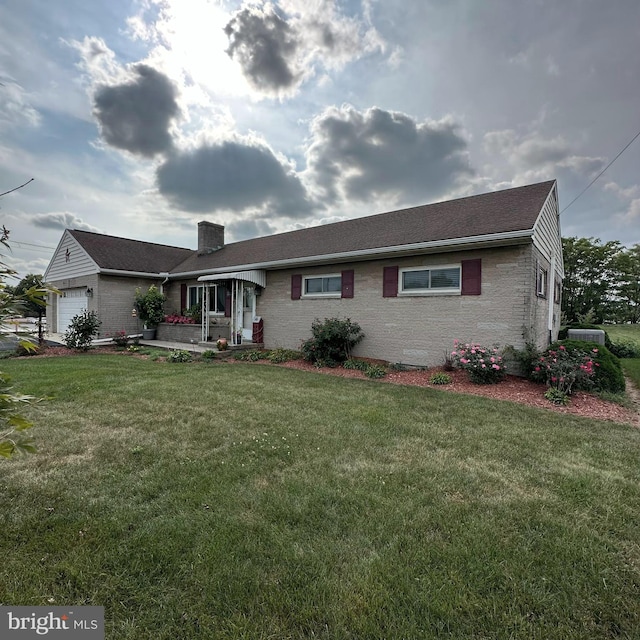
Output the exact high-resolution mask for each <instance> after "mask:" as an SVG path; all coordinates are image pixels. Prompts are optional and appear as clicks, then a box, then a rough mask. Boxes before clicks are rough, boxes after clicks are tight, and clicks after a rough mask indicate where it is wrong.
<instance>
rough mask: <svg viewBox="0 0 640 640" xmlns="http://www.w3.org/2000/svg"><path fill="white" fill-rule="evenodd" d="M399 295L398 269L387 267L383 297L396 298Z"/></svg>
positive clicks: (383, 281)
mask: <svg viewBox="0 0 640 640" xmlns="http://www.w3.org/2000/svg"><path fill="white" fill-rule="evenodd" d="M397 295H398V267H385V268H384V272H383V274H382V297H383V298H395V297H396V296H397Z"/></svg>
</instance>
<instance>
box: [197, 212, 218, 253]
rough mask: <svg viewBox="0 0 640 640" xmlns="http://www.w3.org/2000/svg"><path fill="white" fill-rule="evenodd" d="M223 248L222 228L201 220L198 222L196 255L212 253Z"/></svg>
mask: <svg viewBox="0 0 640 640" xmlns="http://www.w3.org/2000/svg"><path fill="white" fill-rule="evenodd" d="M222 247H224V226H223V225H221V224H215V223H213V222H207V221H206V220H203V221H202V222H198V255H199V256H203V255H205V254H207V253H213V252H214V251H217V250H218V249H222Z"/></svg>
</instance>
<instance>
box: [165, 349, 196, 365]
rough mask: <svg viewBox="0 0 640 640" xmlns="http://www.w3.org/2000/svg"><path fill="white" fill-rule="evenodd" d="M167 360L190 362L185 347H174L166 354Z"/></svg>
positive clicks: (189, 355) (189, 356)
mask: <svg viewBox="0 0 640 640" xmlns="http://www.w3.org/2000/svg"><path fill="white" fill-rule="evenodd" d="M167 362H191V354H190V353H189V352H188V351H187V350H186V349H175V350H174V351H172V352H171V353H170V354H169V355H168V356H167Z"/></svg>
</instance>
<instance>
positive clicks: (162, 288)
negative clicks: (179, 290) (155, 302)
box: [158, 271, 169, 295]
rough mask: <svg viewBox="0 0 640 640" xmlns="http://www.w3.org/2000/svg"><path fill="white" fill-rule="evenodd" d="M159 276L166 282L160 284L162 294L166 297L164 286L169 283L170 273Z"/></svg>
mask: <svg viewBox="0 0 640 640" xmlns="http://www.w3.org/2000/svg"><path fill="white" fill-rule="evenodd" d="M158 275H159V276H160V277H161V278H164V280H163V281H162V282H161V283H160V293H162V294H163V295H164V285H165V284H167V282H169V272H167V271H165V272H163V273H159V274H158Z"/></svg>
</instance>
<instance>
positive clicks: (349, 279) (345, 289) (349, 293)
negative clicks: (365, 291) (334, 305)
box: [342, 269, 353, 298]
mask: <svg viewBox="0 0 640 640" xmlns="http://www.w3.org/2000/svg"><path fill="white" fill-rule="evenodd" d="M342 297H343V298H353V269H349V270H348V271H343V272H342Z"/></svg>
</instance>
